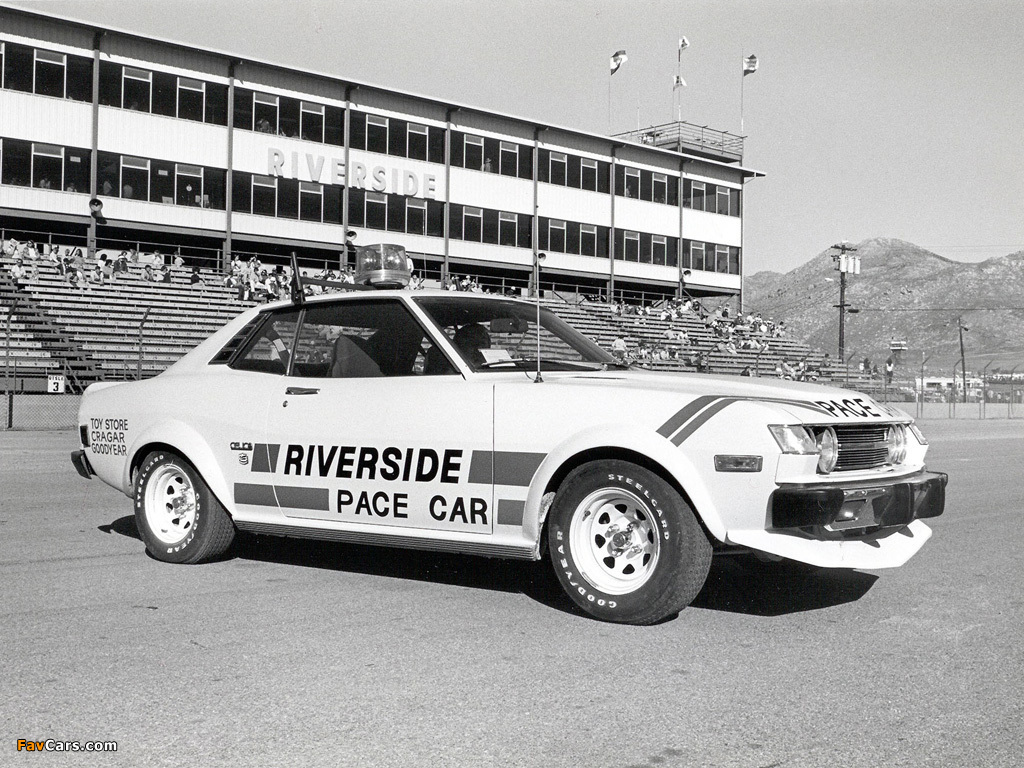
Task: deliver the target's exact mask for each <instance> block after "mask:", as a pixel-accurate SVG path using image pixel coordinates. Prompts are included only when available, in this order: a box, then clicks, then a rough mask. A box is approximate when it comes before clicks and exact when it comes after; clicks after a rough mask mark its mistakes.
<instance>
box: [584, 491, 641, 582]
mask: <svg viewBox="0 0 1024 768" xmlns="http://www.w3.org/2000/svg"><path fill="white" fill-rule="evenodd" d="M569 542H570V544H571V546H572V555H573V558H574V559H575V560H576V565H577V567H578V568H579V570H580V575H581V576H583V578H584V579H586V580H587V581H588V582H590V585H591V586H592V587H594V588H595V589H598V590H600V591H602V592H604V593H606V594H609V595H623V594H627V593H629V592H633V591H635V590H637V589H639V588H640V587H641V586H643V585H644V584H645V583H646V582H647V581H648V579H650V577H651V575H652V574H653V573H654V570H655V568H656V567H657V565H658V555H659V554H660V551H661V543H660V541H659V540H658V531H657V526H656V523H655V521H654V516H653V513H652V512H651V510H650V508H649V507H648V506H647V504H645V503H644V502H643V501H641V499H640V498H639V497H638V496H636V495H634V494H632V493H630V492H629V491H626V490H624V489H622V488H602V489H600V490H598V491H594V492H593V493H591V494H590V495H589V496H587V497H586V498H585V499H583V501H582V502H580V504H579V506H577V507H576V511H575V512H574V513H573V516H572V522H571V523H570V524H569Z"/></svg>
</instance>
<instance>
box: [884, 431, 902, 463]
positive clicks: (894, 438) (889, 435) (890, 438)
mask: <svg viewBox="0 0 1024 768" xmlns="http://www.w3.org/2000/svg"><path fill="white" fill-rule="evenodd" d="M885 442H886V446H887V447H888V449H889V455H888V457H887V459H888V462H889V463H890V464H900V463H902V462H903V460H904V459H905V458H907V428H906V427H905V426H903V425H902V424H893V425H892V426H890V427H889V428H888V429H887V430H886V432H885Z"/></svg>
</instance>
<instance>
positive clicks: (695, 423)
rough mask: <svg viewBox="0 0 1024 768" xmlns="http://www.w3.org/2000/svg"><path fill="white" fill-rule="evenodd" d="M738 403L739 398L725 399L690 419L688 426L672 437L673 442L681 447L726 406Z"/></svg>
mask: <svg viewBox="0 0 1024 768" xmlns="http://www.w3.org/2000/svg"><path fill="white" fill-rule="evenodd" d="M736 401H737V398H735V397H723V398H722V399H721V400H719V401H718V402H716V403H712V404H711V405H710V406H708V407H707V408H706V409H705V410H704V411H702V412H701V413H699V414H698V415H697V416H695V417H694V418H692V419H690V421H689V422H688V423H687V424H686V426H685V427H683V428H682V429H681V430H679V432H678V433H677V434H675V435H674V436H673V437H672V442H673V443H675V444H676V445H681V444H682V442H683V441H684V440H685V439H686V438H688V437H689V436H690V435H692V434H693V433H694V432H696V431H697V429H698V428H699V427H700V426H701V425H703V424H704V422H706V421H707V420H708V419H710V418H711V417H712V416H714V415H715V414H716V413H718V412H719V411H721V410H722V409H723V408H725V407H726V406H728V405H730V404H731V403H735V402H736Z"/></svg>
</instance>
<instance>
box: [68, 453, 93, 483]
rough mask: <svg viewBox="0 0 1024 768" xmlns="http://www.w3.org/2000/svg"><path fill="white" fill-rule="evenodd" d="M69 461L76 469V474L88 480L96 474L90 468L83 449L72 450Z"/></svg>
mask: <svg viewBox="0 0 1024 768" xmlns="http://www.w3.org/2000/svg"><path fill="white" fill-rule="evenodd" d="M71 463H72V464H74V465H75V469H77V470H78V474H80V475H81V476H82V477H84V478H85V479H86V480H89V479H91V478H92V477H94V476H95V475H96V472H95V471H94V470H93V468H92V464H90V463H89V459H88V458H86V455H85V451H72V452H71Z"/></svg>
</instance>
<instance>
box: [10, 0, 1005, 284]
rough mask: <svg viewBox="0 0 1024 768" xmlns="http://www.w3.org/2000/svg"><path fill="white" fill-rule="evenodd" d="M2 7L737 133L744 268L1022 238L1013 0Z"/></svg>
mask: <svg viewBox="0 0 1024 768" xmlns="http://www.w3.org/2000/svg"><path fill="white" fill-rule="evenodd" d="M6 4H8V5H19V6H22V7H29V8H37V9H41V10H44V11H49V12H52V13H57V14H61V15H66V16H72V17H75V18H80V19H83V20H86V21H94V22H97V23H102V24H109V25H112V26H116V27H120V28H124V29H128V30H131V31H137V32H139V33H142V34H152V35H157V36H161V37H165V38H169V39H173V40H180V41H183V42H188V43H192V44H195V45H199V46H208V47H214V48H218V49H221V50H226V51H231V52H238V53H241V54H247V55H251V56H258V57H260V58H264V59H268V60H271V61H275V62H281V63H284V64H291V65H296V66H300V67H308V68H310V69H317V70H322V71H326V72H330V73H332V74H337V75H339V76H342V77H351V78H353V79H356V80H361V81H366V82H371V83H375V84H379V85H383V86H388V87H393V88H398V89H402V90H408V91H413V92H415V93H421V94H424V95H429V96H436V97H439V98H445V99H452V100H454V101H459V102H462V103H466V104H470V105H474V106H480V107H484V108H489V109H494V110H498V111H502V112H507V113H511V114H515V115H521V116H524V117H529V118H533V119H536V120H541V121H545V122H550V123H554V124H557V125H564V126H568V127H572V128H579V129H582V130H587V131H592V132H599V133H606V132H608V130H609V114H608V86H609V74H608V72H609V68H608V58H609V56H610V54H612V53H613V52H614V51H616V50H618V49H622V48H624V49H626V52H627V55H628V56H629V61H628V62H626V63H625V64H624V65H623V66H622V69H620V70H619V72H618V73H617V74H616V75H615V76H614V77H613V78H611V86H612V106H613V114H612V120H611V126H610V127H611V130H612V131H614V132H618V131H624V130H629V129H631V128H635V127H636V125H637V114H638V111H639V119H640V122H641V123H642V124H643V125H651V124H656V123H661V122H667V121H669V120H670V119H672V118H673V117H674V110H673V106H672V104H673V101H672V99H673V96H672V78H673V75H674V74H675V73H676V46H677V41H678V39H679V37H680V36H682V35H685V36H686V37H687V38H688V39H689V41H690V48H688V49H687V50H685V51H684V52H683V54H682V75H683V78H684V79H685V80H686V82H687V84H688V87H687V88H685V89H682V90H681V94H682V118H683V120H686V121H689V122H692V123H697V124H700V125H707V126H709V127H711V128H715V129H720V130H727V131H732V132H735V133H738V132H739V131H740V87H741V81H742V77H741V74H740V73H741V63H742V59H743V56H744V55H747V54H751V53H753V54H756V55H757V57H758V59H759V60H760V69H759V71H758V72H756V73H755V74H753V75H749V76H748V77H747V78H746V82H745V83H744V94H743V96H744V98H743V102H744V104H743V106H744V109H743V119H744V133H745V134H746V136H747V141H746V155H745V158H744V164H745V165H746V166H748V167H751V168H755V169H757V170H759V171H763V172H764V173H766V174H767V177H766V178H764V179H757V180H755V181H752V182H750V183H748V184H747V187H746V205H745V223H744V240H745V242H744V245H745V258H746V265H747V266H746V271H747V273H748V274H751V273H753V272H756V271H759V270H762V269H773V270H777V271H786V270H789V269H791V268H792V267H794V266H796V265H798V264H800V263H802V262H804V261H806V260H807V259H809V258H811V257H812V256H814V255H815V254H817V253H818V252H820V251H822V250H823V249H825V248H827V247H828V246H830V245H831V244H832V243H834V242H837V241H839V240H843V239H846V240H852V241H858V240H861V239H863V238H867V237H876V236H878V237H897V238H901V239H905V240H909V241H912V242H914V243H917V244H918V245H921V246H924V247H926V248H929V249H930V250H933V251H935V252H936V253H939V254H941V255H943V256H947V257H949V258H952V259H956V260H959V261H979V260H981V259H985V258H988V257H991V256H1000V255H1004V254H1007V253H1012V252H1014V251H1018V250H1022V249H1024V85H1022V83H1024V71H1022V69H1024V68H1022V62H1021V57H1020V51H1021V49H1022V43H1021V39H1022V37H1024V2H1021V0H973V1H972V2H969V3H964V2H952V1H951V0H920V1H917V2H912V1H911V0H877V1H873V0H848V1H846V2H840V1H839V0H820V1H818V2H812V1H811V0H757V1H756V2H754V1H750V2H735V1H733V2H730V1H729V0H707V1H705V2H698V1H695V0H676V1H675V2H655V1H653V0H652V1H649V2H648V1H646V0H618V2H609V1H606V0H547V1H546V2H540V1H539V0H504V1H503V2H493V3H492V2H486V1H485V0H419V1H417V0H339V1H337V2H330V1H329V0H301V1H300V0H278V1H277V2H274V1H273V0H245V2H241V1H240V0H231V1H229V0H201V1H197V0H160V1H159V2H158V1H156V0H46V1H45V2H43V1H36V2H28V1H26V0H18V1H17V2H8V3H6Z"/></svg>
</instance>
